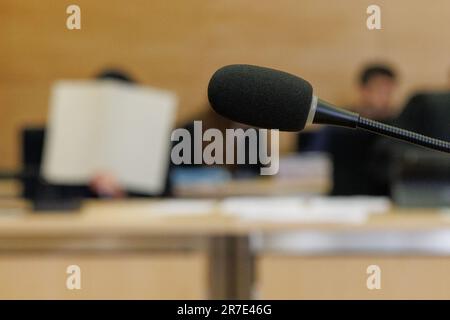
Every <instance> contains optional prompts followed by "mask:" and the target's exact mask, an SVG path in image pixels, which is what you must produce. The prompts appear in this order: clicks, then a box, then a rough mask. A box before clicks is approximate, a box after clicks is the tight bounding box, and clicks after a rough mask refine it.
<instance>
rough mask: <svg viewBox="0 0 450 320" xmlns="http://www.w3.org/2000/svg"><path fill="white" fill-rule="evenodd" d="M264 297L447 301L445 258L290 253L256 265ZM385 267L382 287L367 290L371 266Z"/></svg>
mask: <svg viewBox="0 0 450 320" xmlns="http://www.w3.org/2000/svg"><path fill="white" fill-rule="evenodd" d="M256 265H257V266H256V273H257V289H258V290H257V292H258V298H261V299H449V298H450V278H449V277H448V270H449V267H450V259H449V258H448V257H447V256H442V257H438V256H414V255H411V256H389V255H387V256H382V255H381V256H351V255H349V256H322V257H320V256H317V257H315V256H311V257H301V256H287V255H277V254H271V253H269V254H264V255H261V256H260V257H258V259H257V263H256ZM371 265H377V266H378V267H380V270H381V277H380V279H381V282H380V285H381V287H380V289H373V290H369V289H368V288H367V279H368V277H369V276H370V275H369V274H367V272H366V271H367V267H368V266H371Z"/></svg>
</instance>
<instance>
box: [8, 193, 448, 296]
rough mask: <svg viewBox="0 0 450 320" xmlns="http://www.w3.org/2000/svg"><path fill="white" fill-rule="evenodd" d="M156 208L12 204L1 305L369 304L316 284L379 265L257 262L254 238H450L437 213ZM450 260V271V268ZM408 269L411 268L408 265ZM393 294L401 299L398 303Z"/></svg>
mask: <svg viewBox="0 0 450 320" xmlns="http://www.w3.org/2000/svg"><path fill="white" fill-rule="evenodd" d="M155 204H157V200H154V201H149V200H129V201H106V202H88V203H86V204H85V205H84V206H83V208H82V209H81V210H79V211H76V212H73V213H67V212H65V213H54V212H52V213H50V212H48V213H31V212H30V210H29V209H28V208H27V205H26V204H23V203H21V204H20V205H19V203H18V204H17V205H16V206H14V205H13V204H11V203H10V204H9V206H8V209H0V212H1V213H0V253H1V254H0V298H44V299H45V298H69V299H72V298H74V299H76V298H87V299H90V298H149V299H153V298H179V299H203V298H248V297H251V296H255V292H256V297H263V298H308V297H319V298H320V297H322V298H333V297H337V298H339V297H343V298H347V297H354V296H355V295H356V297H367V295H364V294H363V293H366V294H367V292H366V291H365V289H364V288H363V287H361V288H360V287H358V290H354V289H351V288H350V289H349V290H347V291H346V290H343V291H342V292H352V293H351V294H347V295H343V296H342V295H339V290H337V291H336V290H330V289H329V288H328V287H326V285H322V286H325V289H324V288H322V289H320V290H319V291H317V290H316V291H314V292H310V293H309V295H308V290H310V289H311V288H312V287H314V285H313V283H314V281H316V283H319V282H320V277H323V275H324V274H327V273H326V270H333V267H332V266H333V264H332V263H333V262H336V263H335V264H334V266H335V267H336V266H338V267H336V268H337V269H336V270H340V269H339V266H342V268H344V269H345V270H356V269H358V268H359V267H358V266H361V265H365V264H367V263H369V262H370V261H375V260H371V259H370V258H371V257H369V259H367V257H363V258H365V259H366V260H361V261H356V260H351V259H349V260H347V262H349V263H350V261H353V263H354V264H353V265H350V266H349V265H346V264H345V263H344V262H345V261H346V260H345V257H343V256H339V259H340V260H339V259H338V260H333V259H332V258H333V257H330V256H327V257H320V256H314V257H309V258H308V257H305V256H300V257H298V256H290V255H283V254H279V253H276V252H275V253H274V252H258V253H253V252H252V251H251V248H250V244H249V237H250V236H251V235H254V234H258V235H270V234H272V235H273V234H283V233H286V232H293V231H306V230H316V231H317V230H318V231H323V232H328V231H333V232H336V231H339V232H369V231H386V230H392V231H397V232H410V231H433V230H443V229H448V230H450V218H449V217H448V216H447V215H445V214H440V213H439V212H438V211H436V210H430V209H414V210H406V209H396V208H394V209H392V210H391V211H390V212H388V213H386V214H379V215H373V216H371V217H370V218H369V219H368V221H367V222H365V223H362V224H327V223H325V224H324V223H321V224H311V223H308V224H305V223H273V222H263V221H259V222H258V221H243V220H240V219H238V218H233V217H230V216H228V215H224V214H223V213H222V212H220V209H219V207H218V206H217V207H215V208H214V209H213V210H211V212H210V213H208V214H206V215H204V214H202V215H187V216H164V215H161V214H158V212H155V211H154V209H152V208H153V207H154V206H155ZM0 207H2V203H1V202H0ZM3 207H5V206H3ZM325 258H327V259H328V260H327V259H325ZM335 258H336V257H335ZM378 258H379V259H378V260H376V261H378V262H379V263H381V264H383V263H385V264H386V263H387V265H389V261H391V262H390V263H391V266H393V265H395V264H396V263H397V264H398V261H397V262H395V261H394V262H392V260H389V261H388V262H386V261H387V260H382V259H381V258H383V257H381V256H378ZM396 258H398V257H396ZM413 258H414V259H415V260H414V259H413V260H411V261H419V260H420V259H422V260H420V261H421V262H420V261H419V262H417V263H418V267H417V270H416V271H414V272H415V273H414V272H413V271H411V272H412V275H413V276H414V275H415V276H416V278H417V277H422V276H423V270H427V272H429V270H428V269H426V267H424V263H425V264H426V265H428V266H431V268H432V269H430V270H434V272H435V271H436V270H442V272H440V273H439V272H437V273H436V276H444V277H446V274H447V271H448V270H447V269H446V267H445V268H444V267H440V266H441V264H439V261H440V260H436V259H434V258H433V259H434V260H433V261H432V262H433V263H436V261H438V265H436V264H434V266H433V264H431V265H430V264H427V260H426V259H425V260H423V257H422V256H420V257H417V256H414V257H413ZM380 259H381V260H380ZM399 259H401V257H400V258H399ZM418 259H419V260H418ZM440 259H444V258H443V257H440ZM447 259H448V258H447V257H445V263H444V264H442V266H447V265H448V266H449V267H450V264H449V263H448V261H450V260H447ZM314 261H315V263H316V264H314V263H312V262H314ZM320 261H322V262H323V263H320ZM355 261H356V262H355ZM402 261H405V260H402ZM424 261H425V262H424ZM430 261H431V260H430ZM308 263H310V264H308ZM342 263H344V264H342ZM355 263H356V264H355ZM71 264H75V265H79V266H80V267H81V270H82V279H83V280H82V283H83V287H82V289H81V290H68V289H67V288H66V286H65V281H66V278H67V276H68V275H67V274H66V268H67V266H69V265H71ZM318 266H322V267H323V268H324V269H320V268H318ZM326 266H330V267H329V268H331V269H329V268H328V267H326ZM399 266H403V267H402V268H405V264H404V263H403V264H399ZM352 268H353V269H352ZM424 268H425V269H424ZM296 270H297V271H299V273H298V274H297V273H296ZM314 270H316V271H317V270H322V271H321V272H318V273H317V272H316V273H314V275H315V277H316V278H315V280H314V277H312V276H310V277H309V279H312V280H311V281H309V282H305V281H303V280H302V279H303V277H305V274H308V272H309V273H311V274H310V275H312V274H313V273H312V271H314ZM421 270H422V271H421ZM359 271H361V270H359ZM363 271H365V269H364V270H363ZM444 271H445V273H444ZM355 272H356V271H355ZM420 272H422V273H420ZM350 273H351V271H348V272H347V273H345V272H344V274H343V276H344V277H345V276H347V277H349V274H350ZM397 273H398V272H397ZM330 274H333V276H336V277H338V278H339V279H341V280H342V279H343V278H342V277H339V276H338V274H334V273H330ZM278 275H279V276H278ZM410 275H411V274H410ZM365 276H366V275H365V273H364V272H363V273H362V275H361V274H360V273H358V274H357V278H358V279H359V280H361V279H362V280H364V279H363V278H364V277H365ZM361 277H363V278H361ZM449 278H450V276H449ZM306 279H308V276H306ZM326 279H328V280H327V281H329V280H330V279H332V278H329V277H328V278H326ZM349 279H350V278H349ZM390 279H395V277H392V276H391V277H390ZM359 280H358V283H359V284H358V285H360V281H359ZM342 281H344V280H342ZM352 281H353V280H352ZM354 281H356V280H354ZM392 281H394V280H392ZM402 281H403V282H404V280H402ZM420 281H422V282H423V281H424V280H423V279H422V280H420ZM420 281H419V282H420ZM255 283H256V284H257V287H256V288H257V289H258V290H256V291H255V290H254V288H255V287H254V284H255ZM304 283H307V284H308V286H307V289H304V287H302V285H303V284H304ZM320 283H322V282H320ZM343 283H345V281H344V282H343ZM364 283H365V282H364ZM432 283H434V282H432ZM441 283H444V284H445V286H444V288H443V289H442V290H440V291H439V290H438V291H439V292H440V295H439V297H441V296H442V295H443V294H446V293H448V295H447V297H450V291H449V292H448V291H447V286H446V284H447V282H442V281H441ZM295 285H297V286H300V289H299V288H298V287H296V286H295ZM341 285H342V283H341ZM319 287H320V286H319ZM344 287H345V285H344ZM407 287H408V286H406V288H407ZM283 288H285V290H284V289H283ZM302 288H303V289H302ZM308 288H309V289H308ZM326 288H328V289H326ZM404 288H405V286H403V287H402V288H400V289H398V290H397V291H395V289H391V290H390V291H389V292H388V293H387V294H386V295H385V296H383V295H380V294H379V295H378V296H377V297H380V296H381V297H402V294H404V293H402V292H404V291H402V290H404ZM421 288H423V286H422V287H421ZM431 289H432V287H430V288H428V289H427V290H425V291H424V292H431V291H432V290H431ZM448 289H449V290H450V284H449V286H448ZM305 290H306V291H305ZM327 290H328V291H327ZM392 290H394V293H395V292H397V293H396V294H394V295H392ZM442 292H443V293H442ZM441 293H442V294H441ZM416 296H417V295H412V297H416ZM419 297H420V295H419ZM369 298H371V296H369Z"/></svg>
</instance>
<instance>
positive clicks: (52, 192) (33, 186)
mask: <svg viewBox="0 0 450 320" xmlns="http://www.w3.org/2000/svg"><path fill="white" fill-rule="evenodd" d="M95 79H97V80H99V81H103V80H108V81H118V82H121V83H128V84H130V85H133V84H135V83H136V82H135V80H134V79H133V78H132V77H131V76H130V75H129V74H128V73H127V72H125V71H122V70H119V69H105V70H103V71H101V72H99V73H98V75H97V76H96V77H95ZM45 131H46V128H45V127H32V128H29V127H26V128H24V129H23V131H22V166H23V172H22V180H23V186H24V187H23V195H24V197H25V198H27V199H30V200H32V201H33V202H35V203H37V202H39V203H41V202H48V201H50V202H51V201H61V202H66V201H67V200H74V199H75V200H77V199H84V198H97V197H101V198H123V197H125V196H150V195H144V194H137V193H134V192H128V191H127V190H124V189H123V187H122V186H121V185H120V184H119V182H118V181H117V179H116V177H114V176H113V175H112V174H110V173H109V172H103V171H102V172H98V173H97V174H96V175H95V176H94V177H93V179H92V181H90V183H89V184H88V185H79V186H72V185H71V186H67V185H54V184H49V183H47V182H45V181H43V179H42V178H41V176H40V168H41V165H42V155H43V148H44V140H45ZM168 189H169V186H168V182H167V184H166V190H165V191H164V193H163V194H162V195H166V194H167V193H168V192H169V190H168ZM159 196H160V195H159Z"/></svg>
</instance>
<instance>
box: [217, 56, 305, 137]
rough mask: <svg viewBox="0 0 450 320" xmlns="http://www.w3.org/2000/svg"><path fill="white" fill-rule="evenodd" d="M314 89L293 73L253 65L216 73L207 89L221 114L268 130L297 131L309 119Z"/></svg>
mask: <svg viewBox="0 0 450 320" xmlns="http://www.w3.org/2000/svg"><path fill="white" fill-rule="evenodd" d="M312 94H313V89H312V86H311V84H309V82H307V81H305V80H303V79H301V78H299V77H297V76H294V75H292V74H289V73H286V72H283V71H278V70H274V69H269V68H264V67H258V66H252V65H243V64H236V65H229V66H225V67H223V68H220V69H219V70H217V71H216V72H215V73H214V75H213V76H212V78H211V80H210V82H209V86H208V99H209V102H210V104H211V106H212V108H213V109H214V110H215V111H216V112H217V113H218V114H220V115H222V116H224V117H226V118H228V119H231V120H233V121H236V122H240V123H244V124H248V125H251V126H255V127H260V128H267V129H279V130H282V131H300V130H302V129H303V128H304V127H305V124H306V120H307V118H308V114H309V110H310V107H311V101H312V97H313V95H312Z"/></svg>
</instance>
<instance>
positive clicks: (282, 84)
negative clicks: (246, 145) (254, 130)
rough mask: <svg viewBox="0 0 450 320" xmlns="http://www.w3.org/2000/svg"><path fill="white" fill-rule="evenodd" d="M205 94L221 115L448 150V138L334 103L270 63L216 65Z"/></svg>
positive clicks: (280, 126)
mask: <svg viewBox="0 0 450 320" xmlns="http://www.w3.org/2000/svg"><path fill="white" fill-rule="evenodd" d="M208 99H209V102H210V104H211V107H212V108H213V109H214V110H215V111H216V112H217V113H218V114H220V115H222V116H224V117H226V118H228V119H230V120H233V121H236V122H240V123H244V124H247V125H251V126H255V127H260V128H266V129H279V130H281V131H301V130H303V128H304V127H305V126H306V125H307V124H311V123H317V124H328V125H335V126H341V127H347V128H352V129H359V128H360V129H364V130H367V131H371V132H375V133H378V134H382V135H385V136H388V137H392V138H396V139H399V140H403V141H407V142H410V143H413V144H416V145H420V146H423V147H427V148H430V149H434V150H439V151H442V152H446V153H450V143H449V142H447V141H442V140H438V139H434V138H431V137H427V136H424V135H421V134H418V133H415V132H411V131H407V130H404V129H400V128H397V127H393V126H390V125H387V124H384V123H381V122H378V121H374V120H370V119H367V118H364V117H361V116H360V115H359V114H357V113H355V112H351V111H347V110H344V109H340V108H337V107H335V106H333V105H331V104H329V103H327V102H325V101H322V100H320V99H318V98H317V97H316V96H315V95H313V88H312V86H311V84H310V83H309V82H308V81H306V80H304V79H302V78H300V77H297V76H294V75H292V74H289V73H286V72H283V71H278V70H274V69H269V68H264V67H258V66H252V65H245V64H236V65H229V66H225V67H223V68H220V69H219V70H217V71H216V72H215V73H214V75H213V76H212V78H211V80H210V81H209V85H208Z"/></svg>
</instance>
